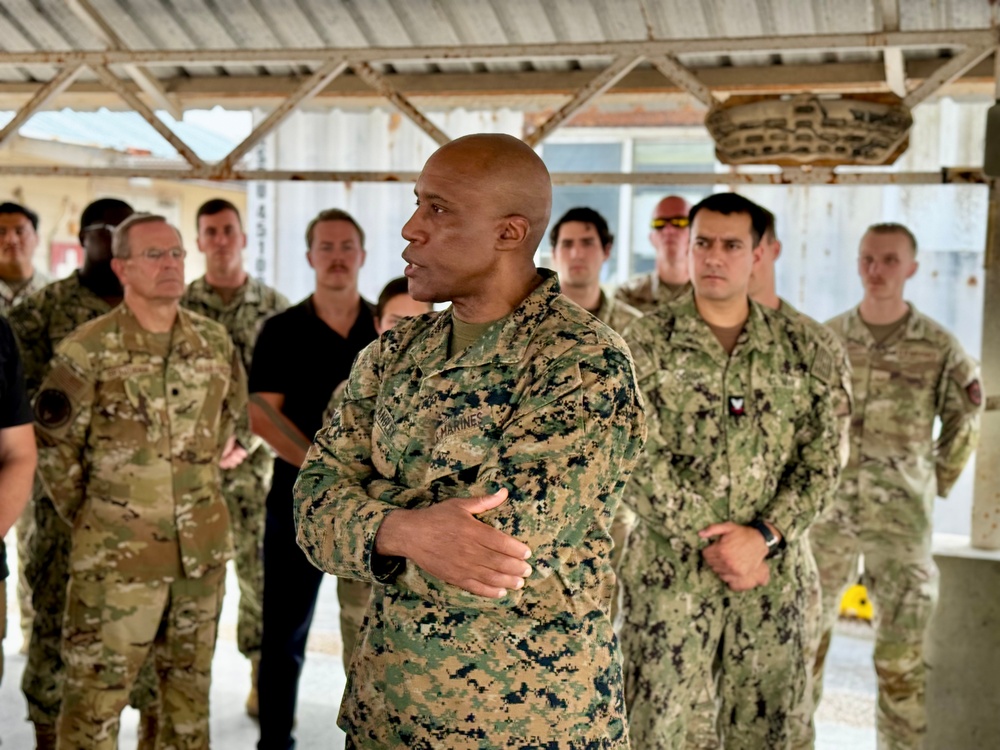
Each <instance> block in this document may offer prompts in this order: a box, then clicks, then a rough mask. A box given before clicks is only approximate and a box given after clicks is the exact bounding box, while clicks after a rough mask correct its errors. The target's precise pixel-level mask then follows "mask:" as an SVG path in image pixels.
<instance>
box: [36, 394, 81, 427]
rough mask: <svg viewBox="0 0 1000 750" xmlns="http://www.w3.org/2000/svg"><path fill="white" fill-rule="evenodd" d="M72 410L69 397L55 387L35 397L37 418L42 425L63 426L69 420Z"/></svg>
mask: <svg viewBox="0 0 1000 750" xmlns="http://www.w3.org/2000/svg"><path fill="white" fill-rule="evenodd" d="M72 410H73V409H72V406H71V405H70V402H69V397H68V396H67V395H66V394H65V393H64V392H63V391H60V390H56V389H55V388H46V389H45V390H44V391H42V392H41V393H39V394H38V398H37V399H35V420H36V421H37V422H38V424H40V425H41V426H42V427H48V428H50V429H54V428H56V427H62V426H63V425H64V424H66V423H67V422H69V417H70V414H71V413H72Z"/></svg>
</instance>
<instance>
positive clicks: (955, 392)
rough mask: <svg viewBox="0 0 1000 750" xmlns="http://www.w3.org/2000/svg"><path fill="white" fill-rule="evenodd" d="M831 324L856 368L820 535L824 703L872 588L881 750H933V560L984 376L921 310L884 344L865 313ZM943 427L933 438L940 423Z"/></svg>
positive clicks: (819, 667)
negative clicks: (929, 737) (928, 693)
mask: <svg viewBox="0 0 1000 750" xmlns="http://www.w3.org/2000/svg"><path fill="white" fill-rule="evenodd" d="M827 325H829V326H830V328H831V329H833V331H834V332H835V333H836V334H837V335H838V336H839V337H840V338H842V339H843V341H844V342H845V343H846V345H847V351H848V354H849V355H850V358H851V365H852V366H853V369H854V379H853V382H854V397H855V399H856V408H855V410H854V414H853V419H852V430H851V455H850V462H849V464H848V467H847V469H846V470H845V472H844V480H843V482H842V484H841V488H840V491H839V492H838V493H837V497H836V500H835V502H834V503H832V504H831V506H830V507H829V508H828V510H827V511H826V512H825V513H824V514H823V516H822V517H821V519H820V521H819V522H817V523H816V525H815V526H814V527H813V529H812V530H811V531H810V537H811V540H812V545H813V550H814V552H815V554H816V561H817V563H818V565H819V570H820V575H821V579H822V587H823V615H824V617H823V620H824V622H823V638H822V642H821V644H820V647H819V652H818V655H817V658H816V669H815V692H816V703H817V704H818V703H819V695H820V692H821V690H822V677H823V663H824V660H825V657H826V652H827V649H828V648H829V645H830V637H831V635H832V629H833V625H834V622H835V621H836V617H837V613H838V609H839V608H838V602H839V601H840V597H841V596H842V594H843V591H844V589H845V588H846V587H847V586H848V585H850V584H853V583H856V582H857V569H858V556H859V554H863V555H864V561H865V564H864V568H865V571H864V574H863V576H862V582H863V583H864V584H865V586H866V588H867V589H868V594H869V596H870V597H871V599H872V602H873V604H874V607H875V633H876V635H875V670H876V672H877V673H878V681H879V700H878V709H877V715H876V725H877V730H878V745H879V748H880V750H883V749H887V750H897V749H900V750H901V749H902V748H907V749H908V750H909V749H910V748H919V747H923V737H924V735H925V733H926V729H927V721H926V716H925V712H924V695H925V683H926V674H927V666H926V664H925V663H924V656H923V641H924V632H925V630H926V628H927V623H928V621H929V620H930V617H931V614H932V613H933V610H934V605H935V603H936V601H937V585H938V577H937V567H936V566H935V565H934V561H933V559H932V557H931V533H932V528H931V522H932V518H933V509H934V497H935V495H940V496H941V497H945V496H946V495H947V494H948V492H949V491H950V490H951V487H952V485H953V484H954V483H955V481H956V480H957V479H958V476H959V474H960V473H961V471H962V467H963V466H965V462H966V461H967V460H968V458H969V456H970V455H971V453H972V451H973V450H974V448H975V444H976V439H977V437H978V434H979V414H980V410H981V402H982V393H981V388H980V384H979V370H978V366H977V365H976V363H975V361H974V360H972V359H971V358H970V357H969V356H967V355H966V353H965V352H964V351H963V349H962V346H961V344H959V343H958V341H956V340H955V338H954V337H953V336H952V335H951V334H950V333H948V332H947V331H946V330H944V329H943V328H942V327H941V326H939V325H938V324H937V323H935V322H934V321H932V320H931V319H930V318H927V317H926V316H924V315H921V314H920V313H919V312H917V310H916V309H915V308H914V307H913V306H912V305H911V306H910V316H909V319H908V320H907V322H906V323H905V325H904V326H903V327H902V328H901V329H900V330H898V331H896V332H894V333H893V334H892V335H891V336H890V337H889V338H888V339H887V340H886V341H884V342H883V343H882V344H876V343H875V339H874V338H873V336H872V334H871V332H870V331H869V330H868V327H867V326H866V325H865V324H864V322H863V321H862V320H861V317H860V315H859V314H858V310H857V308H855V309H854V310H851V311H849V312H846V313H844V314H842V315H840V316H838V317H836V318H834V319H833V320H831V321H829V322H828V323H827ZM935 417H939V418H940V420H941V432H940V435H939V436H938V437H937V439H935V438H934V434H933V430H934V418H935Z"/></svg>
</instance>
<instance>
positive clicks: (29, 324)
mask: <svg viewBox="0 0 1000 750" xmlns="http://www.w3.org/2000/svg"><path fill="white" fill-rule="evenodd" d="M131 214H132V207H131V206H129V205H128V204H127V203H125V202H124V201H121V200H117V199H115V198H101V199H99V200H96V201H94V202H93V203H90V204H89V205H88V206H87V207H86V208H84V209H83V212H82V213H81V214H80V232H79V240H80V245H81V246H82V247H83V251H84V260H83V267H82V268H80V269H78V270H77V271H74V272H73V273H72V274H71V275H70V276H68V277H67V278H65V279H61V280H59V281H54V282H52V283H51V284H49V285H48V286H46V287H44V288H43V289H42V290H41V291H39V292H37V293H35V294H33V295H31V296H30V297H28V298H27V299H25V300H24V301H23V302H21V304H19V305H17V306H16V307H14V308H13V309H12V310H11V311H10V313H9V317H10V323H11V326H12V328H13V329H14V332H15V334H16V335H17V338H18V342H19V344H20V348H21V353H22V359H23V361H24V368H25V384H26V387H27V391H28V396H29V398H32V399H33V398H34V397H35V396H36V395H37V394H38V389H39V386H40V385H41V383H42V380H44V378H45V376H46V375H47V374H48V372H49V367H50V365H51V362H52V357H53V355H54V353H55V348H56V346H58V344H59V342H61V341H62V340H63V339H64V338H66V336H68V335H69V334H70V333H72V332H73V331H75V330H76V329H77V328H78V327H80V326H81V325H83V324H84V323H86V322H88V321H90V320H93V319H95V318H98V317H100V316H101V315H104V314H106V313H108V312H110V311H111V309H112V308H113V307H114V306H115V305H117V304H118V303H119V302H121V298H122V287H121V284H120V283H119V281H118V277H117V276H115V274H114V271H112V270H111V232H112V231H114V228H115V227H116V226H118V224H119V223H121V222H122V221H123V220H125V219H126V218H127V217H129V216H130V215H131ZM33 509H34V521H35V528H36V532H35V534H34V535H33V537H32V541H31V546H30V554H29V557H28V561H27V565H26V569H25V572H26V574H27V577H28V581H29V583H30V584H31V588H32V598H33V603H34V607H35V617H34V618H33V620H32V628H31V639H30V642H29V645H28V660H27V663H26V664H25V667H24V673H23V674H22V677H21V690H22V692H23V693H24V697H25V700H26V701H27V704H28V718H29V719H30V720H31V722H32V723H33V724H34V725H35V746H36V748H37V750H46V749H47V748H50V747H54V746H55V736H56V735H55V732H56V721H57V719H58V718H59V708H60V705H61V703H62V685H63V680H64V677H65V666H64V664H63V660H62V655H61V650H60V645H61V642H62V626H63V611H64V610H65V609H66V586H67V584H68V583H69V550H70V535H69V531H70V529H69V526H68V525H67V524H66V522H65V521H63V520H62V519H61V518H60V517H59V514H58V513H57V512H56V509H55V506H54V505H53V504H52V501H51V500H50V499H49V497H48V495H47V493H46V491H45V488H44V485H43V484H42V481H41V479H40V477H39V478H36V480H35V486H34V498H33ZM156 682H157V680H156V675H155V674H154V673H153V670H152V664H151V663H147V664H146V665H145V666H144V667H143V669H142V671H141V672H140V676H139V679H138V680H137V682H136V685H135V687H134V688H133V689H132V693H131V695H130V696H129V704H130V705H132V706H134V707H135V708H137V709H139V711H140V714H141V719H140V722H139V747H140V748H143V749H145V748H152V742H153V740H154V738H155V733H156V716H157V713H158V706H157V702H158V695H157V693H158V691H157V686H156Z"/></svg>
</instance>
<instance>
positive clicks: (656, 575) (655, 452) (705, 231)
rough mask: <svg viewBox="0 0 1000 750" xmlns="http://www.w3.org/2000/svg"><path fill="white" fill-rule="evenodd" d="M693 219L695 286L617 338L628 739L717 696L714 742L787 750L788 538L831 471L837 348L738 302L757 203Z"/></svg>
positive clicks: (797, 549) (795, 663) (798, 548)
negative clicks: (633, 428) (636, 436)
mask: <svg viewBox="0 0 1000 750" xmlns="http://www.w3.org/2000/svg"><path fill="white" fill-rule="evenodd" d="M691 216H692V220H693V227H692V244H691V267H692V283H693V285H694V294H693V295H686V296H684V297H682V298H681V299H679V300H677V301H675V302H673V303H671V304H669V305H664V306H661V307H660V308H659V309H658V310H656V311H654V312H652V313H648V314H647V315H646V316H645V317H643V318H642V319H640V320H639V321H637V322H636V323H635V324H633V325H632V326H631V327H630V328H629V329H628V331H626V336H625V338H626V341H627V342H628V344H629V346H630V348H631V350H632V355H633V358H634V359H635V363H636V371H637V376H638V379H639V385H640V389H641V391H642V393H643V396H644V399H645V402H646V415H647V420H648V424H649V441H648V443H647V450H646V453H645V455H644V457H643V459H641V460H640V463H639V466H638V467H637V469H636V472H635V474H634V476H633V481H632V484H631V485H630V488H629V490H628V491H627V493H626V501H627V502H629V504H630V505H631V506H632V507H633V509H634V510H635V511H636V513H637V515H638V516H639V522H638V524H637V526H636V527H635V529H634V530H633V532H632V535H631V537H630V540H629V548H628V553H627V554H626V556H625V559H624V561H623V564H622V576H621V578H622V586H623V588H624V597H623V611H624V622H623V624H622V627H621V639H622V650H623V654H624V657H625V679H626V682H625V686H626V699H627V702H628V710H629V732H630V738H631V741H632V743H633V745H634V746H635V747H640V748H644V749H646V748H649V749H654V748H682V747H685V746H687V745H686V743H687V740H688V736H687V731H688V721H689V719H690V718H691V716H692V714H694V713H695V712H697V711H699V710H703V703H702V701H703V699H704V697H705V696H706V695H715V694H717V695H718V697H719V703H720V709H719V713H718V718H717V722H716V730H717V732H718V735H719V739H720V740H721V744H722V745H723V746H724V747H726V748H745V749H746V750H761V749H762V748H768V749H769V750H771V749H772V748H773V749H780V748H787V747H789V745H790V742H791V727H790V722H789V712H790V711H791V709H792V708H793V707H794V706H796V705H797V704H798V703H799V702H800V701H801V700H802V698H803V694H804V691H805V687H806V666H805V663H804V659H805V645H806V644H805V639H806V624H805V608H806V594H805V592H804V591H803V589H802V583H803V581H804V580H805V579H806V577H807V576H808V560H807V550H805V549H804V548H803V544H802V541H801V539H802V534H803V533H804V531H805V529H806V528H807V527H808V525H809V524H810V523H811V522H812V520H813V519H814V517H815V516H816V514H817V513H818V512H819V510H820V509H821V507H822V505H823V503H824V501H825V500H826V498H827V496H828V494H829V492H830V490H831V489H832V487H833V486H834V483H835V482H836V478H837V474H838V471H839V465H838V461H837V455H836V445H837V439H838V438H837V430H836V422H835V419H834V415H833V402H832V397H831V388H832V386H833V385H834V383H835V374H834V364H833V358H832V356H831V354H830V352H829V351H828V350H827V349H826V348H825V347H823V346H822V345H821V344H820V342H819V340H818V339H817V338H816V337H814V336H811V335H810V334H809V333H808V331H807V329H805V328H804V327H802V326H800V325H790V324H789V323H788V321H787V320H786V319H785V318H784V316H781V315H778V314H776V313H773V312H771V311H770V310H768V309H766V308H764V307H762V306H760V305H758V304H757V303H754V302H749V301H748V299H747V291H748V284H749V278H750V272H751V268H752V267H753V263H754V261H755V259H757V258H758V257H759V253H760V248H759V242H760V237H761V234H762V233H763V231H764V226H765V224H766V220H765V218H764V215H763V213H762V212H761V211H760V209H759V207H758V206H756V205H755V204H753V203H752V202H750V201H748V200H746V199H745V198H742V197H741V196H738V195H734V194H720V195H716V196H712V197H710V198H707V199H705V201H703V202H702V203H700V204H699V205H698V206H695V208H693V209H692V212H691ZM707 542H711V543H709V544H708V545H707V546H706V543H707Z"/></svg>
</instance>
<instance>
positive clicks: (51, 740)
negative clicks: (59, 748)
mask: <svg viewBox="0 0 1000 750" xmlns="http://www.w3.org/2000/svg"><path fill="white" fill-rule="evenodd" d="M35 750H56V728H55V725H54V724H35Z"/></svg>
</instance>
